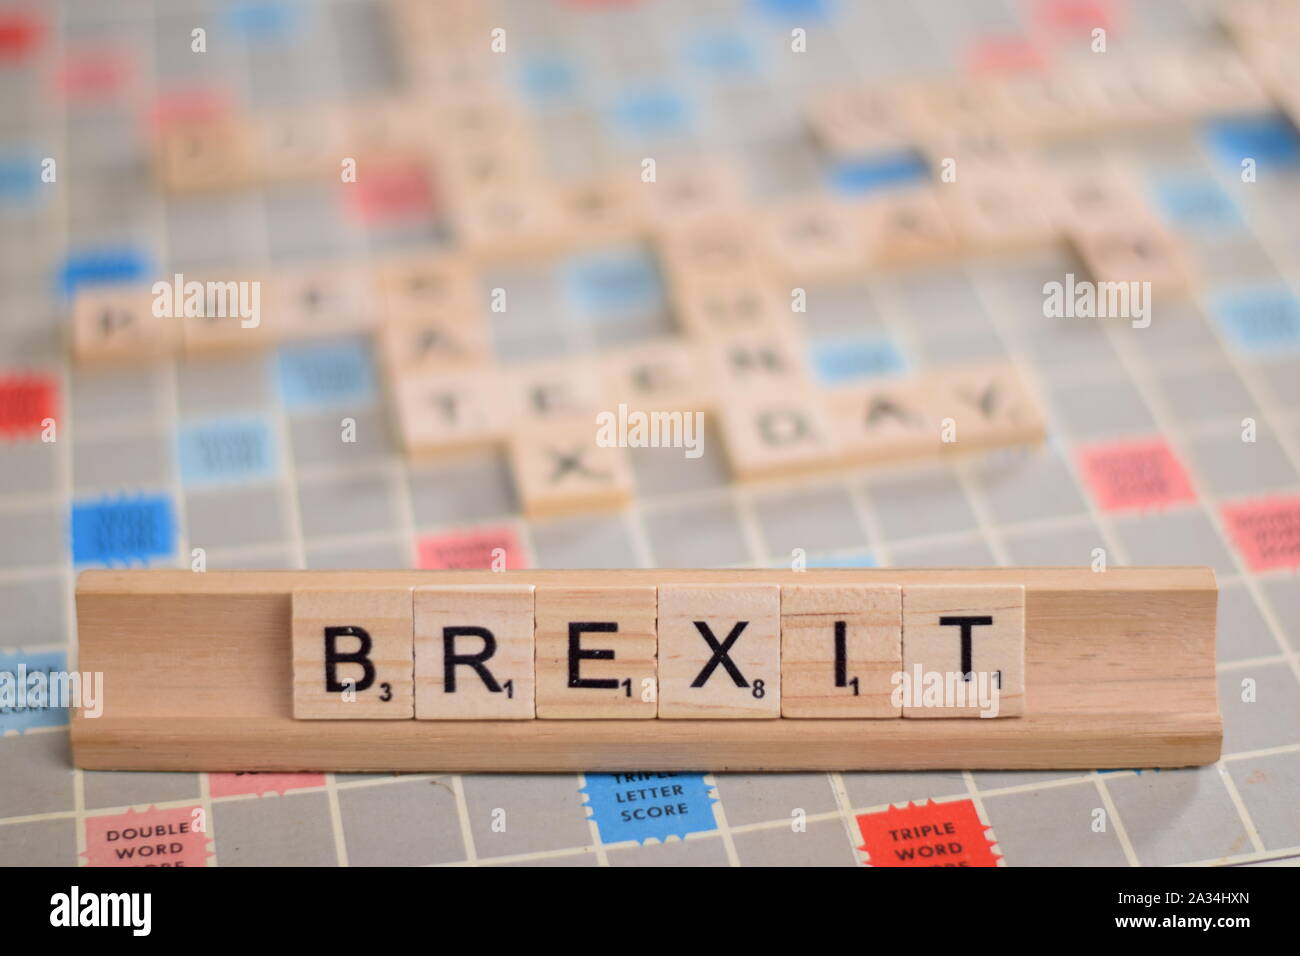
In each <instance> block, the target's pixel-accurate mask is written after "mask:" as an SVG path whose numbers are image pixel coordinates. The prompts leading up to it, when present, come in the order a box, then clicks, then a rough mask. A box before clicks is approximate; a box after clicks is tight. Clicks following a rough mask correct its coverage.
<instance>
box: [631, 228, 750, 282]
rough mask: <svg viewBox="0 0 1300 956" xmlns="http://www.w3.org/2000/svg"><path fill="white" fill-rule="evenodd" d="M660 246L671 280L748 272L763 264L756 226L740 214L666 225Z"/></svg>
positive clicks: (663, 261)
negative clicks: (670, 226) (677, 224)
mask: <svg viewBox="0 0 1300 956" xmlns="http://www.w3.org/2000/svg"><path fill="white" fill-rule="evenodd" d="M657 248H658V252H659V259H660V262H661V263H662V264H663V267H664V271H665V273H666V274H667V276H668V279H669V281H670V282H671V283H676V282H677V281H679V279H680V278H681V277H683V276H686V277H689V278H690V279H692V280H697V281H698V280H700V279H704V278H707V277H719V276H721V277H731V276H736V275H747V274H749V273H750V272H751V270H756V269H761V268H762V260H761V258H760V256H759V254H758V246H757V244H756V241H755V238H754V235H753V226H752V225H751V224H750V223H749V221H748V220H747V218H746V217H742V216H739V215H721V216H714V217H709V218H707V219H699V220H694V221H690V222H686V223H683V224H681V225H679V226H677V227H676V228H670V229H664V230H663V231H662V232H661V233H660V234H659V242H658V244H657Z"/></svg>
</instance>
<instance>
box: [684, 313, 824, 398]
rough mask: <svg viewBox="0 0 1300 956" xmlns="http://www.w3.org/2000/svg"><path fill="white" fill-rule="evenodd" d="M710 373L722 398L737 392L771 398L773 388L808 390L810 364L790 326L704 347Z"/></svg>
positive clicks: (717, 340) (728, 337) (724, 338)
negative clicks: (805, 358)
mask: <svg viewBox="0 0 1300 956" xmlns="http://www.w3.org/2000/svg"><path fill="white" fill-rule="evenodd" d="M704 356H705V359H706V361H707V362H708V363H709V373H710V376H711V377H712V379H713V381H715V382H716V383H717V388H718V391H719V393H720V395H721V396H722V397H723V398H728V397H730V396H731V395H732V394H735V393H753V394H758V395H766V396H769V397H770V396H771V394H772V392H771V389H786V388H807V387H808V386H809V385H810V384H811V375H810V373H809V370H808V363H807V362H806V361H805V360H804V356H803V350H802V349H801V348H800V343H799V341H798V340H797V339H796V337H795V336H794V334H793V333H792V332H791V331H790V330H789V328H788V327H783V328H778V329H776V330H773V331H768V330H762V331H759V332H752V333H744V334H735V335H726V336H718V337H716V338H715V339H714V340H713V341H711V342H710V343H709V344H708V345H706V346H705V347H704Z"/></svg>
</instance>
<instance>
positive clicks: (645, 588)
mask: <svg viewBox="0 0 1300 956" xmlns="http://www.w3.org/2000/svg"><path fill="white" fill-rule="evenodd" d="M1024 611H1025V595H1024V588H1023V586H1020V585H1013V586H1007V585H961V586H942V585H917V586H909V585H904V586H900V585H897V584H833V583H827V584H775V583H773V584H762V583H753V584H750V583H744V584H739V583H737V584H729V585H713V584H661V585H657V586H654V585H610V586H573V585H546V584H537V585H533V584H509V583H505V584H501V585H473V586H455V585H447V586H431V587H416V588H409V587H408V588H401V587H376V588H358V589H350V588H342V589H340V588H303V589H299V590H295V591H294V592H293V616H292V621H293V635H292V637H293V697H294V717H295V718H297V719H300V720H328V719H375V720H409V719H413V718H414V719H419V720H534V719H543V720H545V719H560V720H563V719H588V718H596V719H656V718H657V719H666V720H672V719H697V720H701V719H702V720H710V719H723V720H730V719H746V718H760V719H762V718H766V719H773V718H793V719H800V718H871V719H889V718H925V717H1014V716H1018V715H1020V714H1022V713H1023V712H1024V644H1025V613H1024Z"/></svg>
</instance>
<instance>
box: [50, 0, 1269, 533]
mask: <svg viewBox="0 0 1300 956" xmlns="http://www.w3.org/2000/svg"><path fill="white" fill-rule="evenodd" d="M390 9H391V16H392V23H393V35H394V37H395V38H396V40H397V42H398V43H399V44H400V47H401V49H402V50H403V52H404V63H405V67H406V73H407V76H408V79H409V81H410V84H411V87H412V88H411V90H410V92H409V93H407V94H406V95H403V96H400V97H396V98H389V99H382V100H378V101H375V102H369V103H365V104H362V105H359V106H354V107H346V108H338V109H334V110H320V111H314V112H312V111H309V112H306V113H304V112H303V111H292V112H285V113H283V114H274V113H268V114H258V115H254V116H249V117H239V116H234V117H223V118H222V119H221V120H219V121H213V120H211V119H206V118H205V119H202V120H200V121H194V122H181V123H175V124H171V125H170V126H168V127H167V128H165V129H164V131H163V133H162V135H161V138H160V141H159V144H158V173H159V176H160V179H161V182H162V183H163V185H164V186H165V187H167V188H169V189H171V190H182V191H187V190H196V189H206V190H214V189H229V188H235V187H239V186H243V185H247V184H248V183H250V182H264V181H268V180H274V179H285V178H297V177H313V176H314V177H325V176H342V177H343V179H344V181H345V182H347V181H348V178H347V177H348V176H349V175H352V176H354V177H356V176H362V177H364V176H367V175H372V174H373V172H374V171H375V170H376V169H377V168H378V169H381V170H382V169H384V168H385V167H386V166H392V165H394V164H397V165H400V164H401V163H403V162H409V161H412V160H414V161H417V162H420V163H425V164H427V165H428V167H429V169H430V170H431V173H432V178H433V180H434V181H436V182H437V183H438V184H439V185H440V188H441V191H442V193H443V194H444V196H445V197H446V201H447V203H448V205H449V218H450V222H451V227H452V232H453V236H454V243H453V245H451V246H449V247H440V248H438V249H436V250H431V251H429V252H427V253H421V252H419V251H408V252H406V253H404V254H403V255H402V256H401V257H399V258H397V259H395V260H393V261H387V262H383V263H381V264H379V265H376V266H370V265H361V264H357V265H352V266H344V267H342V268H340V267H338V266H330V267H328V268H322V269H321V270H312V269H302V270H298V271H295V272H294V273H293V274H289V275H284V274H276V275H271V276H267V277H264V278H263V279H259V280H258V281H260V282H263V283H264V284H265V286H266V288H267V290H268V291H267V293H266V295H265V297H264V301H265V303H266V305H265V317H264V319H263V320H262V321H261V322H260V323H259V324H258V325H257V326H256V327H255V328H249V327H247V325H248V323H247V322H246V321H244V320H243V319H242V318H241V317H240V316H239V315H231V314H229V311H230V310H228V309H225V310H223V309H219V308H215V309H214V308H205V307H204V306H205V305H208V306H210V305H211V304H212V303H211V296H212V294H211V293H210V292H206V290H205V294H206V295H207V301H206V302H203V303H202V304H196V307H195V312H196V313H198V314H195V315H192V316H182V317H180V321H178V320H177V318H176V317H170V316H169V317H166V318H159V317H157V316H156V315H154V313H153V311H151V308H152V303H153V301H154V296H153V295H151V293H150V292H149V290H147V289H144V288H139V289H118V288H115V289H113V290H110V291H103V290H96V289H93V288H92V289H88V290H85V291H84V292H83V294H82V295H81V296H80V297H79V299H78V302H77V303H76V305H75V308H74V320H73V323H74V327H73V341H74V350H75V352H76V354H77V355H78V357H79V358H81V359H83V360H86V361H95V360H99V359H105V358H123V357H126V358H140V357H142V356H144V357H147V356H151V355H153V356H156V355H159V354H163V353H167V352H174V351H180V352H183V353H186V354H194V353H202V352H205V351H209V350H212V349H245V348H254V347H268V346H272V345H276V344H280V343H283V342H285V341H287V340H293V339H296V338H302V337H308V336H329V335H344V334H350V333H367V334H375V335H377V336H378V339H379V343H380V350H381V354H382V357H383V362H384V366H385V369H386V371H387V378H388V388H389V394H390V397H391V410H392V414H393V417H394V420H395V424H396V428H397V430H398V431H399V433H400V437H401V441H402V444H403V446H404V447H405V449H406V451H407V452H408V453H409V454H410V455H412V456H428V455H439V454H447V453H451V452H456V451H461V450H464V449H466V448H474V447H483V446H493V445H496V446H505V447H507V448H508V449H509V456H510V461H511V463H512V468H513V474H514V479H515V484H516V487H517V489H518V492H519V496H520V500H521V503H522V507H523V509H524V511H525V513H526V514H528V515H529V516H530V517H545V516H550V515H556V514H563V513H568V512H574V511H586V510H594V509H611V508H613V509H617V508H621V507H624V506H626V505H627V504H628V503H630V502H631V501H632V500H633V498H634V497H635V487H634V484H633V479H632V473H631V470H630V468H629V467H628V463H627V461H626V455H625V453H624V451H623V449H622V448H621V447H619V446H618V445H616V444H606V443H597V442H595V441H593V434H594V427H593V422H594V421H595V420H596V416H597V415H599V414H602V413H603V414H605V415H609V416H614V415H615V414H622V415H626V413H627V412H629V411H630V412H632V413H634V414H635V413H640V414H645V415H651V414H653V415H656V416H660V419H659V420H660V421H664V422H668V423H669V425H672V426H674V427H677V428H678V433H679V432H680V426H679V425H675V422H679V421H680V420H681V418H682V416H686V415H691V414H694V413H696V412H699V413H702V414H703V413H707V414H708V415H709V416H710V417H711V418H713V419H715V420H716V421H717V423H718V425H719V427H720V431H721V434H722V437H723V441H724V444H725V446H726V451H727V456H728V461H729V462H730V465H731V469H732V472H733V474H734V475H735V476H736V477H737V478H739V479H742V480H747V479H767V478H774V477H783V476H787V475H790V474H794V473H799V472H806V471H811V470H821V469H826V468H834V467H844V466H857V465H870V464H877V463H881V462H899V461H918V460H925V459H929V458H936V457H939V456H941V455H944V454H951V453H954V452H962V453H968V452H972V451H984V450H988V449H990V448H998V447H1006V446H1012V445H1029V444H1035V443H1038V442H1040V441H1041V440H1042V438H1043V435H1044V425H1043V416H1042V413H1041V409H1040V407H1039V405H1038V401H1037V399H1036V397H1035V394H1034V390H1033V389H1032V388H1030V387H1029V386H1028V384H1027V383H1026V382H1025V381H1024V378H1023V376H1022V374H1021V373H1020V371H1019V370H1018V369H1017V368H1016V367H1015V366H1014V365H1012V364H1010V363H992V364H990V363H989V362H987V361H978V362H973V363H972V362H964V363H957V364H954V365H950V366H945V367H943V368H940V369H935V370H933V371H931V372H928V373H925V374H921V375H914V376H903V377H894V378H885V379H883V380H880V381H874V382H871V383H868V384H861V383H854V384H850V385H841V386H825V385H823V384H821V383H818V382H816V381H815V378H814V376H813V374H812V372H811V370H810V368H809V367H808V363H807V361H806V359H805V357H804V356H803V354H802V352H801V349H800V347H799V342H798V334H797V327H796V319H797V316H798V314H799V313H800V312H802V311H803V310H804V309H805V308H806V304H805V303H806V292H805V286H807V285H808V284H810V283H817V282H825V281H834V280H836V279H844V278H851V277H855V276H862V275H866V276H870V275H872V274H873V273H875V272H877V271H879V270H897V269H900V268H909V267H918V266H925V265H927V264H935V263H941V262H944V261H948V260H951V259H952V258H954V257H959V256H969V255H996V254H1005V253H1007V252H1017V251H1019V252H1024V251H1027V250H1033V249H1041V248H1052V247H1056V246H1060V245H1063V244H1068V245H1069V246H1071V247H1072V248H1073V249H1074V250H1075V252H1076V253H1077V254H1078V256H1079V257H1080V258H1081V260H1082V261H1083V262H1084V263H1085V265H1086V266H1087V268H1088V270H1089V272H1090V273H1091V275H1092V277H1093V279H1095V280H1096V281H1098V282H1115V281H1119V282H1128V281H1133V280H1138V279H1140V280H1142V281H1146V282H1150V283H1151V284H1152V287H1153V288H1154V289H1155V290H1156V291H1157V292H1158V294H1161V295H1164V294H1166V293H1172V294H1174V295H1177V294H1180V293H1183V292H1186V291H1188V290H1189V289H1190V288H1191V287H1192V286H1193V284H1194V282H1193V275H1192V271H1193V270H1192V267H1191V264H1190V257H1189V254H1188V252H1187V250H1186V249H1185V248H1183V246H1182V244H1181V242H1180V240H1179V239H1178V237H1177V236H1176V235H1175V234H1174V233H1173V232H1172V231H1171V230H1169V229H1168V228H1167V227H1166V226H1165V225H1164V224H1163V223H1162V222H1161V221H1160V216H1159V214H1158V213H1157V212H1156V210H1154V209H1153V208H1151V206H1150V205H1149V203H1147V201H1146V200H1145V198H1144V197H1143V195H1142V191H1141V189H1140V188H1139V187H1138V185H1137V184H1136V183H1135V181H1134V180H1133V178H1132V176H1131V175H1129V174H1128V173H1127V172H1126V171H1125V170H1123V169H1114V168H1108V167H1104V166H1103V167H1102V168H1086V169H1082V170H1067V171H1066V172H1064V173H1062V172H1059V171H1058V172H1052V171H1049V167H1048V165H1047V164H1046V163H1045V162H1044V161H1043V160H1042V158H1041V155H1040V147H1041V146H1042V145H1043V144H1044V143H1048V142H1052V141H1057V140H1060V139H1062V138H1064V137H1070V136H1078V135H1081V134H1085V133H1093V134H1095V133H1098V132H1105V131H1108V130H1124V129H1130V128H1133V127H1137V126H1141V125H1142V124H1147V123H1168V122H1178V121H1190V120H1193V119H1196V118H1200V117H1204V116H1218V115H1250V114H1252V113H1255V112H1259V111H1262V110H1265V109H1267V108H1269V107H1270V105H1271V103H1272V97H1271V93H1272V92H1273V91H1281V92H1280V93H1279V94H1278V95H1280V96H1282V97H1283V98H1284V101H1285V102H1289V100H1287V99H1286V97H1288V96H1289V95H1290V94H1288V93H1286V92H1285V89H1286V86H1285V83H1284V82H1283V78H1278V77H1277V71H1278V70H1280V69H1282V68H1281V67H1279V66H1276V65H1273V64H1275V61H1276V60H1277V59H1278V58H1277V57H1276V56H1273V57H1272V59H1268V58H1269V56H1270V55H1271V50H1272V48H1271V47H1268V46H1267V44H1266V43H1264V41H1261V40H1259V34H1260V33H1261V32H1263V31H1261V30H1260V28H1259V26H1258V22H1257V21H1253V20H1251V19H1250V18H1249V17H1243V18H1241V22H1239V23H1237V24H1236V28H1237V30H1238V31H1239V32H1240V34H1241V36H1242V38H1243V39H1242V43H1243V45H1244V47H1245V50H1246V52H1247V54H1248V55H1249V56H1250V57H1251V61H1252V63H1260V62H1264V61H1267V63H1268V64H1270V65H1269V66H1268V67H1267V68H1266V71H1265V72H1266V75H1267V79H1266V81H1265V82H1264V83H1261V82H1260V81H1259V80H1258V79H1257V78H1256V73H1255V72H1252V69H1251V67H1250V66H1248V64H1247V62H1246V60H1245V59H1243V58H1242V56H1241V55H1240V54H1238V53H1237V52H1236V51H1235V50H1233V49H1231V48H1227V47H1225V48H1223V49H1218V50H1213V51H1209V52H1201V51H1198V52H1187V51H1168V52H1166V51H1159V50H1157V51H1152V52H1151V53H1150V54H1149V55H1143V56H1142V57H1141V58H1138V59H1132V60H1123V61H1120V62H1118V63H1116V64H1113V65H1112V64H1109V63H1107V64H1105V65H1104V66H1102V67H1096V66H1094V65H1091V64H1089V65H1088V66H1087V67H1083V66H1066V67H1063V68H1061V69H1058V70H1054V71H1049V72H1047V73H1045V74H1033V75H1031V76H1029V77H1028V78H1025V77H1022V76H1020V75H1013V76H1011V77H1009V78H999V79H994V80H989V81H984V82H979V83H973V84H972V83H960V84H959V83H955V82H953V81H943V82H909V83H904V84H894V85H886V86H879V87H861V88H847V89H843V90H840V91H836V92H832V93H831V94H829V95H823V96H820V97H818V98H817V99H816V100H815V101H813V102H812V103H810V105H809V107H808V117H807V120H808V124H809V128H810V130H811V132H812V133H813V134H814V136H815V137H816V139H817V140H818V142H819V143H820V144H821V146H822V147H823V149H824V150H825V152H826V154H827V156H828V157H829V158H831V159H836V158H840V159H851V158H853V157H860V156H863V155H872V154H878V153H884V154H886V155H888V154H891V153H894V152H897V151H899V150H904V149H915V150H918V151H919V153H920V155H922V156H924V157H925V160H926V161H927V162H928V164H929V166H930V169H931V172H932V175H933V179H934V182H933V183H932V184H929V185H922V186H919V187H916V188H911V189H907V190H903V191H901V192H898V193H895V194H890V195H887V196H884V197H876V198H872V199H868V200H864V201H845V200H844V199H843V198H837V199H834V200H832V199H831V198H830V197H829V196H827V195H825V194H809V195H806V196H798V197H792V198H786V199H781V200H780V201H777V202H775V203H771V204H754V203H753V202H751V201H749V200H748V199H747V198H746V197H745V196H744V194H743V190H742V188H741V186H740V185H739V176H738V174H737V172H736V170H735V169H732V168H729V167H728V166H727V165H725V164H724V163H720V162H715V161H711V160H701V159H699V158H697V157H693V156H692V157H685V158H683V157H672V158H668V159H665V160H664V161H663V162H662V164H661V163H660V162H659V161H658V160H657V159H655V157H653V156H647V157H644V158H643V159H642V160H641V161H640V162H638V163H635V164H631V163H629V164H627V165H626V168H624V169H622V170H620V171H618V172H615V173H611V174H609V175H608V176H605V177H602V178H601V179H599V180H595V181H585V182H580V183H560V182H556V181H554V180H552V179H550V178H548V176H547V174H546V172H545V169H544V167H543V163H542V161H541V157H540V155H539V150H538V149H537V147H536V137H535V134H534V132H533V131H532V129H531V128H530V121H529V118H528V116H527V114H526V113H525V112H524V111H523V110H522V109H521V108H520V107H519V106H518V104H516V103H514V102H512V99H511V97H510V95H509V92H508V83H507V77H506V76H505V75H504V73H503V68H502V67H501V66H500V64H501V62H502V61H503V57H501V56H500V55H499V54H500V53H502V52H504V51H505V50H508V36H506V35H505V34H504V32H503V31H501V30H500V28H498V27H496V26H494V24H495V23H497V12H496V11H494V9H493V8H492V6H491V5H490V4H479V3H469V2H458V3H452V4H435V5H429V4H421V3H417V2H405V0H403V2H395V3H393V4H392V5H391V8H390ZM1267 69H1271V70H1272V71H1273V72H1272V73H1267ZM1266 87H1267V89H1266ZM632 242H649V243H650V244H651V246H652V247H653V249H654V250H655V251H656V254H657V258H658V262H659V266H660V270H661V272H662V273H663V275H664V277H665V279H666V281H667V284H668V287H669V289H670V292H671V299H672V305H673V311H674V314H675V317H676V320H677V324H678V332H679V334H678V335H677V336H675V337H672V338H665V339H663V340H660V341H655V342H647V343H639V344H638V345H636V346H635V347H632V348H627V349H621V350H613V351H611V352H605V353H602V354H599V355H594V354H593V355H580V356H573V357H565V358H562V359H556V360H545V361H538V362H529V363H523V364H517V365H513V366H509V367H507V366H502V365H501V364H499V363H498V362H496V361H494V358H493V354H492V343H491V335H490V330H489V323H488V321H487V311H488V310H493V311H497V312H504V311H506V310H508V309H509V308H511V303H510V301H509V298H508V294H507V293H508V290H506V289H503V288H495V289H491V290H488V289H485V288H484V287H483V283H482V275H483V272H484V271H485V270H486V269H487V267H488V266H489V265H491V264H495V263H500V262H512V261H520V260H526V259H529V258H540V259H547V258H554V257H555V256H557V255H560V254H562V253H565V252H570V251H573V250H575V249H594V248H599V247H601V246H605V245H609V244H626V243H632ZM187 278H192V279H194V281H201V277H187ZM196 301H197V302H202V300H196ZM615 410H618V411H617V412H616V411H615ZM665 416H666V417H665Z"/></svg>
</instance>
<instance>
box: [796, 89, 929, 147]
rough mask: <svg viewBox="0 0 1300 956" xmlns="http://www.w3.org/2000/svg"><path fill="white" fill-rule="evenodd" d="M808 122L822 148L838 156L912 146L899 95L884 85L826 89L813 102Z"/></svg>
mask: <svg viewBox="0 0 1300 956" xmlns="http://www.w3.org/2000/svg"><path fill="white" fill-rule="evenodd" d="M808 122H809V125H810V126H811V128H812V133H813V136H814V137H816V139H817V141H818V142H819V143H820V144H821V146H822V148H823V149H824V150H826V151H827V152H828V153H831V154H832V155H835V156H845V157H850V158H854V157H859V156H871V155H873V154H879V153H895V152H901V151H903V150H906V149H910V148H911V146H912V139H911V136H910V135H909V132H908V130H907V129H906V124H905V123H904V120H903V117H902V114H901V113H900V112H899V109H898V102H897V98H896V97H895V96H894V95H893V93H892V91H890V90H886V89H883V88H882V89H861V88H859V87H850V88H848V89H842V90H831V91H829V92H826V93H823V94H821V95H819V96H818V97H817V98H816V99H815V100H814V102H813V103H812V104H811V106H810V108H809V110H808Z"/></svg>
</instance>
